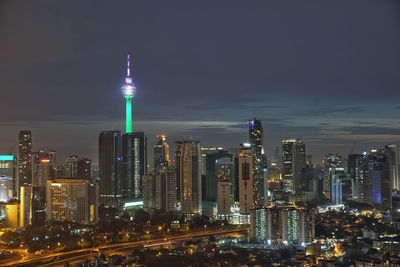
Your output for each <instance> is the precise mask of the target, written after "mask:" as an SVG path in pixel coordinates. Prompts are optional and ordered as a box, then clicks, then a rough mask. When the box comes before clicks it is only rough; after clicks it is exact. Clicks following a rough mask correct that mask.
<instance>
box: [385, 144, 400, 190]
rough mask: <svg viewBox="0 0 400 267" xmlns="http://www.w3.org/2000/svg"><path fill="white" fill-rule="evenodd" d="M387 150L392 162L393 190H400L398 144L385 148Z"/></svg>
mask: <svg viewBox="0 0 400 267" xmlns="http://www.w3.org/2000/svg"><path fill="white" fill-rule="evenodd" d="M385 150H386V151H387V156H388V158H389V161H390V177H391V178H390V179H391V181H392V189H393V190H399V148H398V146H397V144H391V145H387V146H385Z"/></svg>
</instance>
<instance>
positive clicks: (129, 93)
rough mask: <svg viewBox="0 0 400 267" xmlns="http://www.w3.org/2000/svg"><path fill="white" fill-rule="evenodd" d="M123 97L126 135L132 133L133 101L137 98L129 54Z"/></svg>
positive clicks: (122, 89)
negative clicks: (124, 101) (124, 100)
mask: <svg viewBox="0 0 400 267" xmlns="http://www.w3.org/2000/svg"><path fill="white" fill-rule="evenodd" d="M121 91H122V95H123V96H124V97H125V99H126V133H132V100H133V98H134V97H135V93H136V87H135V85H134V84H133V81H132V77H131V69H130V56H129V54H128V64H127V75H126V78H125V83H124V85H123V86H122V88H121Z"/></svg>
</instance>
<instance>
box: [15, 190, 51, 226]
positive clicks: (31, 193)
mask: <svg viewBox="0 0 400 267" xmlns="http://www.w3.org/2000/svg"><path fill="white" fill-rule="evenodd" d="M45 221H46V188H45V187H44V186H33V185H24V186H21V188H20V225H21V227H26V226H28V225H33V226H41V225H44V223H45Z"/></svg>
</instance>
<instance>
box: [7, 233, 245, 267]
mask: <svg viewBox="0 0 400 267" xmlns="http://www.w3.org/2000/svg"><path fill="white" fill-rule="evenodd" d="M245 231H247V228H240V229H235V230H219V231H207V232H198V233H192V234H186V235H181V236H172V237H165V238H159V239H150V240H141V241H136V242H128V243H119V244H112V245H106V246H101V247H97V248H84V249H79V250H74V251H68V252H59V253H53V254H49V255H45V256H39V257H35V258H31V259H22V260H18V261H12V262H8V263H3V264H1V265H0V266H21V267H22V266H54V265H62V264H65V263H67V262H75V261H82V260H86V259H88V258H90V257H92V256H97V255H98V254H99V252H100V253H105V252H108V251H118V250H126V249H130V248H138V247H152V246H161V245H166V244H168V243H169V242H171V241H183V240H187V239H192V238H197V237H205V236H210V235H216V236H219V235H226V234H231V233H238V232H245Z"/></svg>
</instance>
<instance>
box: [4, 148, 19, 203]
mask: <svg viewBox="0 0 400 267" xmlns="http://www.w3.org/2000/svg"><path fill="white" fill-rule="evenodd" d="M16 174H17V170H16V159H15V157H14V155H0V201H2V202H7V201H8V200H10V199H12V198H14V197H17V192H18V189H17V188H16V187H17V186H18V181H17V178H16Z"/></svg>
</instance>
